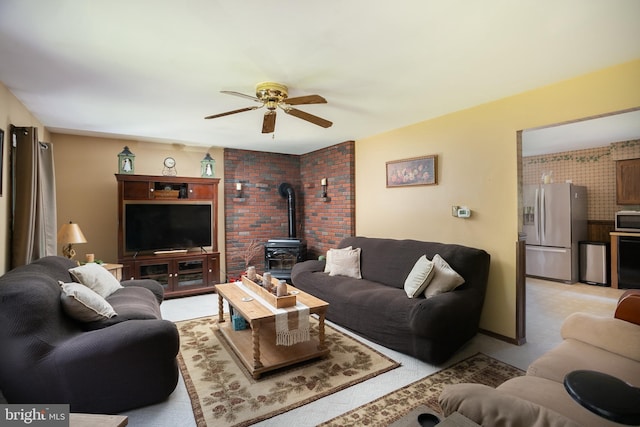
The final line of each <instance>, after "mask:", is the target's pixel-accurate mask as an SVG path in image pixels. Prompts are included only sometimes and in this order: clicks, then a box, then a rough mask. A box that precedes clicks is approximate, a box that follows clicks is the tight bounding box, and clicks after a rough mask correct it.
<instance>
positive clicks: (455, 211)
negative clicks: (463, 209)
mask: <svg viewBox="0 0 640 427" xmlns="http://www.w3.org/2000/svg"><path fill="white" fill-rule="evenodd" d="M458 209H460V206H451V216H455V217H457V216H458Z"/></svg>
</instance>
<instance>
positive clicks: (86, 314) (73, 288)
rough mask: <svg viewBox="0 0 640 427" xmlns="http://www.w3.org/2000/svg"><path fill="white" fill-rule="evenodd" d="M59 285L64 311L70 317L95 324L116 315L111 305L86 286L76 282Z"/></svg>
mask: <svg viewBox="0 0 640 427" xmlns="http://www.w3.org/2000/svg"><path fill="white" fill-rule="evenodd" d="M59 283H60V288H61V290H62V292H61V293H60V302H61V303H62V309H63V310H64V312H65V313H67V315H68V316H69V317H72V318H74V319H76V320H79V321H81V322H95V321H97V320H103V319H110V318H111V317H113V316H115V315H116V312H115V311H114V310H113V307H112V306H111V304H109V303H108V302H107V301H106V300H105V299H104V298H102V297H101V296H100V295H98V294H97V293H96V292H94V291H92V290H91V289H89V288H88V287H86V286H85V285H83V284H80V283H75V282H72V283H64V282H59Z"/></svg>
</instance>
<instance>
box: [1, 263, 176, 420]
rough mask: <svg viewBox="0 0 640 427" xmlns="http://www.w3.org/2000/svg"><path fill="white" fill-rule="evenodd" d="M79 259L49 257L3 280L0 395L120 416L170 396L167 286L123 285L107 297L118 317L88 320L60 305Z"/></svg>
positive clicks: (172, 343) (171, 331) (172, 336)
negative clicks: (164, 310) (163, 305)
mask: <svg viewBox="0 0 640 427" xmlns="http://www.w3.org/2000/svg"><path fill="white" fill-rule="evenodd" d="M74 266H75V263H74V262H71V261H70V260H68V259H66V258H62V257H55V256H54V257H45V258H42V259H40V260H38V261H35V262H33V263H31V264H29V265H26V266H22V267H18V268H16V269H14V270H12V271H9V272H8V273H6V274H5V275H3V276H2V277H0V391H1V392H2V393H3V394H4V397H5V398H6V400H7V401H8V402H9V403H25V404H38V403H45V404H50V403H68V404H70V406H71V411H72V412H89V413H118V412H122V411H124V410H127V409H131V408H135V407H139V406H144V405H148V404H151V403H155V402H158V401H161V400H164V399H165V398H166V397H167V396H169V395H170V394H171V393H172V392H173V390H174V389H175V387H176V384H177V381H178V367H177V362H176V355H177V353H178V345H179V337H178V332H177V328H176V326H175V325H174V324H173V323H172V322H169V321H166V320H162V319H161V315H160V305H159V304H160V302H161V301H162V298H163V289H162V286H161V285H160V284H158V283H157V282H155V281H151V280H140V281H137V280H131V281H124V282H122V285H123V286H124V288H122V289H119V290H117V291H116V292H115V293H113V294H112V295H110V296H109V297H107V301H108V302H109V303H110V304H111V305H112V306H113V308H114V310H115V311H116V313H118V315H117V316H115V317H112V318H111V319H108V320H106V321H105V322H103V323H101V322H93V323H83V322H79V321H77V320H74V319H72V318H71V317H69V316H68V315H67V314H66V313H65V312H64V311H63V309H62V307H61V305H62V304H61V302H60V293H61V291H60V285H59V283H58V281H63V282H71V281H72V278H71V275H70V273H69V271H68V270H69V268H72V267H74Z"/></svg>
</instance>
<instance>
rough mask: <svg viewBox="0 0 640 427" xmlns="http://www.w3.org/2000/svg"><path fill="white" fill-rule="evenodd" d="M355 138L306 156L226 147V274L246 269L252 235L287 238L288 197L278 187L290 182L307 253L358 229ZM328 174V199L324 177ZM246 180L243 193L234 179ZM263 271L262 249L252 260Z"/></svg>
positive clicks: (254, 237) (235, 274) (315, 252)
mask: <svg viewBox="0 0 640 427" xmlns="http://www.w3.org/2000/svg"><path fill="white" fill-rule="evenodd" d="M354 162H355V143H354V142H353V141H349V142H345V143H342V144H338V145H334V146H332V147H328V148H325V149H321V150H317V151H314V152H311V153H308V154H304V155H302V156H296V155H288V154H277V153H266V152H260V151H247V150H235V149H225V151H224V169H225V171H224V177H225V180H224V194H225V240H226V250H227V253H226V269H225V271H226V276H227V279H229V278H237V277H239V275H240V274H241V273H242V271H244V269H245V261H244V255H245V253H246V249H247V248H248V247H249V245H250V244H251V242H252V240H256V241H257V242H259V243H261V244H263V243H264V242H266V241H267V240H269V239H271V238H274V237H276V238H277V237H288V234H289V230H288V222H287V201H286V199H285V198H283V197H281V196H280V194H279V192H278V186H279V185H280V184H281V183H283V182H288V183H289V184H291V185H292V186H293V188H294V189H295V192H296V220H297V226H296V236H297V237H298V238H303V239H305V240H306V241H307V248H308V257H309V258H317V256H318V255H319V254H321V253H324V252H325V251H326V250H327V249H329V248H330V247H335V245H336V244H337V243H338V242H339V241H340V240H341V239H342V238H343V237H345V236H350V235H352V234H353V233H354V232H355V221H354V220H355V193H354V191H355V164H354ZM322 178H326V179H327V183H328V186H327V192H328V198H327V199H323V198H322V197H321V193H322V187H321V186H320V181H321V179H322ZM238 182H240V183H242V194H241V197H237V191H236V184H237V183H238ZM250 265H255V266H256V269H257V270H258V272H259V273H261V272H262V271H264V249H262V250H260V252H259V253H258V254H257V255H256V256H255V257H254V258H253V259H252V261H251V263H250ZM223 278H224V274H223Z"/></svg>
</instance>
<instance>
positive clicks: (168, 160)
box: [162, 157, 177, 176]
mask: <svg viewBox="0 0 640 427" xmlns="http://www.w3.org/2000/svg"><path fill="white" fill-rule="evenodd" d="M163 165H164V167H163V168H162V175H165V176H176V175H177V172H176V159H174V158H173V157H165V159H164V162H163Z"/></svg>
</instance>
